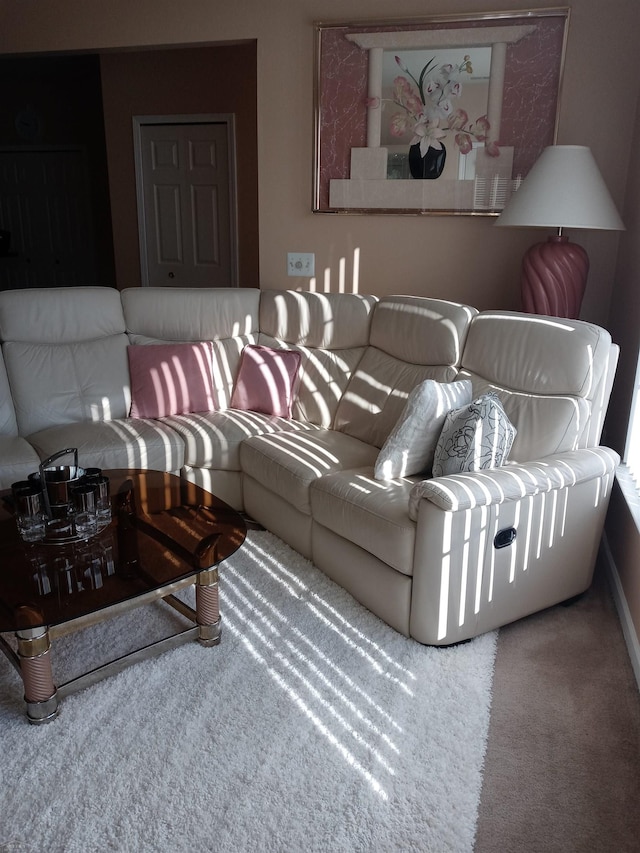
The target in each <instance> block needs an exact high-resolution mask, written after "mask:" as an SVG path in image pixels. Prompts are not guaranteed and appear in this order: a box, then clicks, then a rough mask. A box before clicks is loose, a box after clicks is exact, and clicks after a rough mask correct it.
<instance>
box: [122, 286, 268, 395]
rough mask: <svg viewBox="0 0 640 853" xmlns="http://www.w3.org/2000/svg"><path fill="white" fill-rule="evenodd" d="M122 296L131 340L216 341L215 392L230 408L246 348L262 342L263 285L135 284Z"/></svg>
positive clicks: (136, 341) (153, 342)
mask: <svg viewBox="0 0 640 853" xmlns="http://www.w3.org/2000/svg"><path fill="white" fill-rule="evenodd" d="M121 297H122V307H123V310H124V317H125V322H126V326H127V332H128V335H129V340H130V341H131V343H132V344H140V345H143V344H160V343H177V342H181V341H194V342H195V341H198V342H200V341H211V343H212V371H213V384H214V391H215V397H216V400H217V405H218V407H219V408H221V409H224V408H227V407H228V406H229V404H230V402H231V394H232V393H233V385H234V381H235V378H236V375H237V372H238V367H239V364H240V356H241V355H242V350H243V349H244V347H245V346H246V345H247V344H256V343H258V334H259V309H260V290H258V289H257V288H237V287H218V288H199V287H158V288H155V287H132V288H128V289H127V290H123V291H122V294H121Z"/></svg>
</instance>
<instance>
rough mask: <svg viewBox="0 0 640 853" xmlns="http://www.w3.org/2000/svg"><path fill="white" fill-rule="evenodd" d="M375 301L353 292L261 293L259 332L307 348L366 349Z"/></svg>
mask: <svg viewBox="0 0 640 853" xmlns="http://www.w3.org/2000/svg"><path fill="white" fill-rule="evenodd" d="M376 302H377V300H376V298H375V297H374V296H360V295H359V294H356V293H298V292H294V291H281V290H263V291H262V293H261V297H260V330H261V332H262V333H263V334H264V335H267V336H269V337H272V338H277V339H279V340H281V341H284V342H285V343H289V344H297V345H300V346H306V347H314V348H318V347H320V348H323V349H332V350H337V349H351V348H353V347H365V346H367V344H368V343H369V327H370V323H371V315H372V312H373V308H374V306H375V304H376Z"/></svg>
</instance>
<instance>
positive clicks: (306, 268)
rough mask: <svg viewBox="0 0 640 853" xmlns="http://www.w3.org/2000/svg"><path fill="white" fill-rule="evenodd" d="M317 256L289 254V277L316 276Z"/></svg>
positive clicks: (308, 253)
mask: <svg viewBox="0 0 640 853" xmlns="http://www.w3.org/2000/svg"><path fill="white" fill-rule="evenodd" d="M315 267H316V256H315V255H314V253H313V252H289V253H288V254H287V275H302V276H313V275H315Z"/></svg>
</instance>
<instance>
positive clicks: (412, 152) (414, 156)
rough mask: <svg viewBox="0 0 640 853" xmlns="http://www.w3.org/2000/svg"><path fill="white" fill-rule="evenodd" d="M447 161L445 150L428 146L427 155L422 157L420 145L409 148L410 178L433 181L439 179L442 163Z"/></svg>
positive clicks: (442, 167)
mask: <svg viewBox="0 0 640 853" xmlns="http://www.w3.org/2000/svg"><path fill="white" fill-rule="evenodd" d="M446 159H447V149H446V148H445V147H444V145H443V146H442V148H432V147H431V146H429V148H428V149H427V153H426V154H425V155H424V157H423V156H422V154H421V153H420V143H419V142H416V144H415V145H410V146H409V171H410V172H411V177H412V178H421V179H423V180H433V179H434V178H439V177H440V175H441V174H442V170H443V169H444V162H445V160H446Z"/></svg>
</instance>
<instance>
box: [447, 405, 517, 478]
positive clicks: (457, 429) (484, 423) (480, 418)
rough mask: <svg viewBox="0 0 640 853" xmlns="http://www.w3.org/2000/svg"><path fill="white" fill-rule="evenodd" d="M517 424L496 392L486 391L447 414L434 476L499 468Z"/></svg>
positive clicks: (508, 448) (509, 446) (511, 442)
mask: <svg viewBox="0 0 640 853" xmlns="http://www.w3.org/2000/svg"><path fill="white" fill-rule="evenodd" d="M515 437H516V428H515V427H514V426H513V424H512V423H511V421H510V420H509V418H508V417H507V415H506V413H505V411H504V409H503V408H502V403H501V402H500V400H499V398H498V396H497V394H494V393H489V394H483V395H482V396H481V397H478V398H477V399H475V400H474V401H473V402H472V403H469V405H468V406H463V407H462V408H460V409H454V411H452V412H449V414H448V415H447V417H446V418H445V422H444V426H443V427H442V432H441V433H440V438H439V439H438V443H437V445H436V450H435V457H434V460H433V476H434V477H443V476H446V475H447V474H462V473H464V472H467V471H481V470H483V469H486V468H497V467H498V466H499V465H503V464H504V463H505V462H506V461H507V457H508V456H509V451H510V450H511V445H512V444H513V439H514V438H515Z"/></svg>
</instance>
